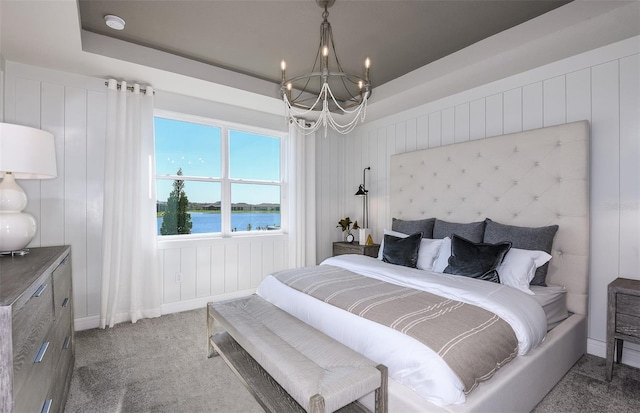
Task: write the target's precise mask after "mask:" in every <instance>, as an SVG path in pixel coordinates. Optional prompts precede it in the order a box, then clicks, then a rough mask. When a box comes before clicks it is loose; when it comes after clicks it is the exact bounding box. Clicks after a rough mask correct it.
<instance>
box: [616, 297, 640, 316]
mask: <svg viewBox="0 0 640 413" xmlns="http://www.w3.org/2000/svg"><path fill="white" fill-rule="evenodd" d="M616 313H620V314H627V315H631V316H635V317H640V297H639V296H637V295H629V294H623V293H618V294H616Z"/></svg>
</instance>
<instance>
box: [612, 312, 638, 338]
mask: <svg viewBox="0 0 640 413" xmlns="http://www.w3.org/2000/svg"><path fill="white" fill-rule="evenodd" d="M616 333H619V334H624V335H625V336H630V337H638V338H640V317H634V316H631V315H627V314H616Z"/></svg>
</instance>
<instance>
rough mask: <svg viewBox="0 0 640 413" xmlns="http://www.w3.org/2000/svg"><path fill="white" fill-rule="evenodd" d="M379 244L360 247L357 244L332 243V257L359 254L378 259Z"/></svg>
mask: <svg viewBox="0 0 640 413" xmlns="http://www.w3.org/2000/svg"><path fill="white" fill-rule="evenodd" d="M379 249H380V244H373V245H360V244H358V243H355V242H354V243H350V242H334V243H333V256H334V257H335V256H336V255H342V254H360V255H367V256H369V257H374V258H377V257H378V250H379Z"/></svg>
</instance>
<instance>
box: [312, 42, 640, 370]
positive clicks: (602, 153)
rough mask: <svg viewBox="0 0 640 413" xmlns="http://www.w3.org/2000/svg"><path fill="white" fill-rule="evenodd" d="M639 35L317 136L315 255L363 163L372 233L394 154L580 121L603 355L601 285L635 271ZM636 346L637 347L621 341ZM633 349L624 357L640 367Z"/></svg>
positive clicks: (383, 218)
mask: <svg viewBox="0 0 640 413" xmlns="http://www.w3.org/2000/svg"><path fill="white" fill-rule="evenodd" d="M639 53H640V39H639V38H637V37H636V38H632V39H628V40H625V41H622V42H619V43H616V44H612V45H609V46H606V47H603V48H600V49H597V50H593V51H590V52H587V53H583V54H581V55H577V56H574V57H571V58H568V59H565V60H562V61H558V62H556V63H552V64H549V65H547V66H543V67H539V68H537V69H534V70H531V71H528V72H525V73H522V74H519V75H516V76H512V77H509V78H506V79H503V80H500V81H497V82H493V83H491V84H487V85H484V86H481V87H478V88H474V89H471V90H468V91H465V92H462V93H458V94H456V95H452V96H449V97H446V98H444V99H440V100H438V101H434V102H431V103H428V104H426V105H423V106H420V107H416V108H413V109H410V110H407V111H405V112H402V113H398V114H396V115H392V116H389V117H387V118H383V119H380V120H376V121H374V122H371V123H369V124H365V125H362V126H361V127H359V128H358V129H356V131H354V133H353V134H352V135H351V136H348V137H342V136H339V137H336V136H333V135H331V136H330V137H328V138H327V139H324V140H323V139H320V140H319V145H320V147H321V149H320V150H319V151H318V154H319V160H318V167H319V169H318V180H319V184H320V185H319V187H320V186H321V187H322V194H320V196H319V197H318V202H319V206H318V211H319V217H318V220H319V237H318V257H319V259H322V258H324V257H327V256H329V255H330V254H331V250H330V248H331V247H330V241H331V240H335V239H338V238H339V237H340V234H339V230H335V229H334V227H335V224H334V222H337V220H338V219H339V218H340V217H342V216H347V215H349V216H350V217H351V218H352V219H354V218H355V219H358V220H360V219H361V215H362V214H361V212H360V211H361V204H360V203H359V199H357V197H354V196H353V194H354V193H355V190H356V189H357V187H358V184H359V183H360V181H361V180H362V168H364V167H366V166H371V178H372V179H369V176H368V177H367V178H368V180H367V182H368V184H367V185H368V187H369V189H370V195H371V196H370V202H371V205H370V223H371V225H370V226H371V227H372V228H373V235H374V240H376V241H377V242H379V241H380V239H381V237H382V233H383V229H384V228H388V227H390V225H391V218H392V217H391V216H389V211H388V208H389V202H388V194H389V187H388V185H389V182H388V172H389V159H390V156H391V155H393V154H396V153H401V152H407V151H413V150H417V149H422V148H429V147H435V146H440V145H446V144H450V143H454V142H463V141H467V140H471V139H482V138H485V137H489V136H495V135H501V134H506V133H512V132H519V131H522V130H527V129H534V128H540V127H544V126H551V125H556V124H562V123H566V122H572V121H577V120H582V119H587V120H589V121H590V122H591V126H592V131H591V133H592V143H591V151H592V152H591V262H590V265H591V270H590V271H591V272H590V306H589V338H590V340H589V351H590V352H591V353H594V354H598V355H604V340H605V336H606V288H607V285H608V284H609V282H611V281H612V280H613V279H615V278H616V277H618V276H622V277H627V278H635V279H640V81H639V79H640V57H639ZM629 347H631V348H634V349H638V346H633V345H631V346H629ZM639 354H640V353H637V352H633V351H631V352H626V353H625V357H626V358H625V362H628V363H631V364H634V365H640V357H639V356H638V355H639Z"/></svg>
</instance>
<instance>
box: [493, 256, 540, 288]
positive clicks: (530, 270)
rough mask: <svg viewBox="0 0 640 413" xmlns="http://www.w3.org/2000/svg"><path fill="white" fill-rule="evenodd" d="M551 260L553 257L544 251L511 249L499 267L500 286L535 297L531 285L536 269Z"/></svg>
mask: <svg viewBox="0 0 640 413" xmlns="http://www.w3.org/2000/svg"><path fill="white" fill-rule="evenodd" d="M550 259H551V255H549V254H547V253H546V252H544V251H536V250H523V249H520V248H511V249H510V250H509V252H508V253H507V255H506V256H505V257H504V260H503V261H502V264H500V266H499V267H498V275H499V276H500V284H504V285H508V286H509V287H513V288H517V289H518V290H521V291H524V292H525V293H527V294H530V295H533V292H532V291H531V290H530V289H529V283H530V282H531V280H533V277H534V276H535V274H536V269H537V268H538V267H541V266H543V265H544V264H546V263H547V262H548V261H549V260H550Z"/></svg>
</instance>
